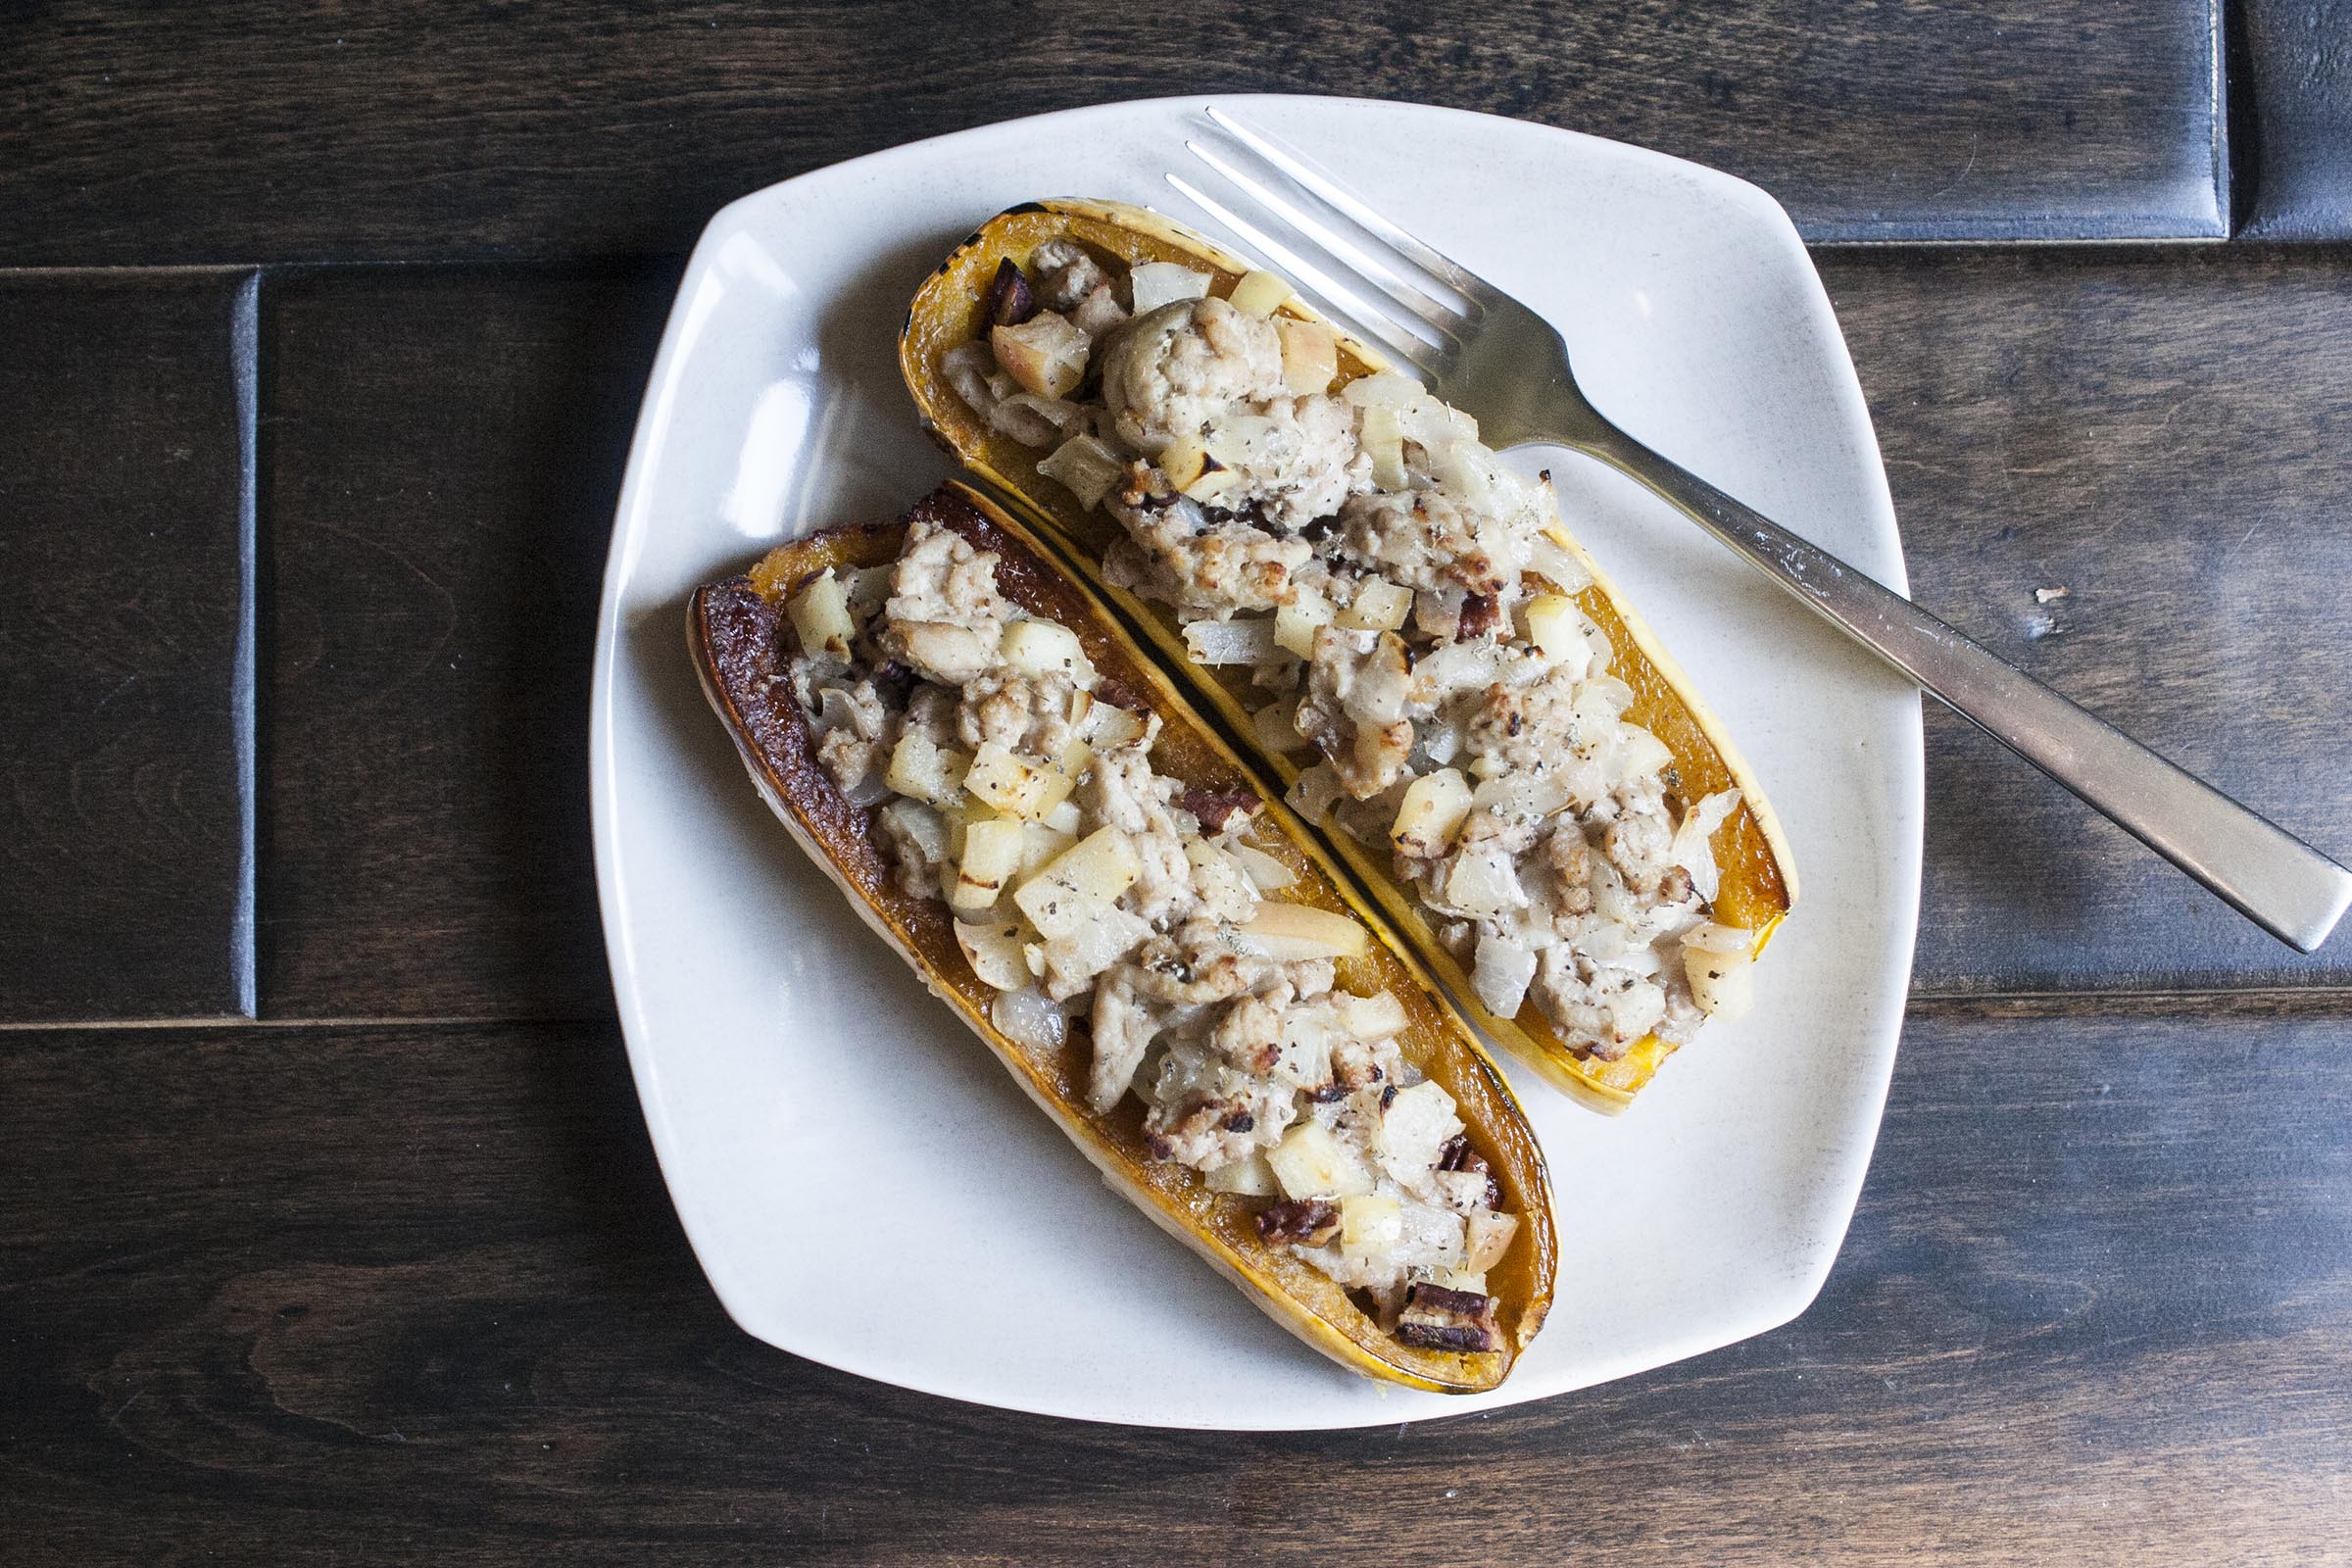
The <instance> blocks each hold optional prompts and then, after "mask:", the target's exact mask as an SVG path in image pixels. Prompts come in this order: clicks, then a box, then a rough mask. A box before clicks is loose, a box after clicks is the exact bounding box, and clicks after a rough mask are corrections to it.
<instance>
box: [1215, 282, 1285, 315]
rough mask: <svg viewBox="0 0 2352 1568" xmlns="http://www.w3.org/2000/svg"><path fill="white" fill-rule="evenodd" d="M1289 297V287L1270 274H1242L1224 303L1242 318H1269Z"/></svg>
mask: <svg viewBox="0 0 2352 1568" xmlns="http://www.w3.org/2000/svg"><path fill="white" fill-rule="evenodd" d="M1290 297H1291V285H1290V284H1288V283H1286V282H1284V281H1283V280H1282V279H1281V278H1279V277H1277V276H1275V275H1274V274H1273V273H1272V272H1244V273H1243V274H1242V280H1241V281H1240V282H1238V283H1236V284H1234V285H1233V292H1232V293H1231V294H1228V295H1226V296H1225V303H1226V304H1228V305H1230V306H1232V307H1233V308H1234V309H1235V310H1237V311H1239V312H1241V313H1242V314H1243V315H1244V316H1271V315H1273V314H1274V311H1275V309H1276V307H1278V306H1280V305H1281V304H1282V302H1283V301H1284V300H1287V299H1289V298H1290Z"/></svg>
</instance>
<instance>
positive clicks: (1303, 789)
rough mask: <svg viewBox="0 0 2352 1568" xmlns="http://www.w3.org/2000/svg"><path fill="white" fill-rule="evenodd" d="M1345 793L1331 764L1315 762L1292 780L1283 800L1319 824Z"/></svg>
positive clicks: (1312, 821) (1310, 820) (1309, 819)
mask: <svg viewBox="0 0 2352 1568" xmlns="http://www.w3.org/2000/svg"><path fill="white" fill-rule="evenodd" d="M1345 793H1346V791H1345V790H1344V789H1343V787H1342V786H1341V784H1340V775H1339V774H1338V773H1337V772H1336V771H1334V770H1333V768H1332V765H1331V764H1330V763H1329V762H1317V763H1316V764H1315V765H1314V766H1312V767H1310V768H1308V769H1307V770H1306V771H1304V772H1303V773H1300V774H1299V777H1298V778H1297V779H1295V780H1294V781H1292V784H1291V787H1290V790H1289V792H1288V793H1287V794H1285V795H1284V796H1283V800H1284V801H1285V802H1286V803H1288V804H1289V806H1290V808H1291V809H1292V810H1294V811H1297V812H1298V813H1299V815H1300V816H1303V817H1305V818H1306V819H1307V821H1309V822H1311V823H1318V824H1319V823H1321V822H1322V820H1323V818H1324V817H1325V816H1326V815H1328V814H1329V813H1330V811H1331V809H1332V807H1333V805H1334V804H1336V803H1337V802H1338V801H1339V799H1340V797H1341V796H1342V795H1343V794H1345Z"/></svg>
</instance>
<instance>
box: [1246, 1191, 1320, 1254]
mask: <svg viewBox="0 0 2352 1568" xmlns="http://www.w3.org/2000/svg"><path fill="white" fill-rule="evenodd" d="M1257 1234H1258V1235H1259V1236H1261V1237H1263V1238H1264V1239H1265V1241H1266V1243H1267V1245H1268V1246H1272V1247H1279V1246H1281V1245H1282V1244H1283V1243H1285V1242H1298V1243H1299V1244H1301V1245H1303V1246H1306V1247H1321V1246H1322V1245H1323V1244H1324V1243H1325V1242H1328V1241H1330V1240H1331V1239H1332V1238H1333V1237H1334V1236H1337V1235H1339V1234H1340V1209H1339V1205H1338V1204H1337V1203H1328V1202H1325V1201H1323V1200H1322V1199H1320V1198H1301V1199H1299V1200H1298V1201H1295V1202H1289V1203H1276V1204H1274V1205H1273V1206H1272V1207H1270V1208H1263V1209H1260V1210H1259V1211H1258V1215H1257Z"/></svg>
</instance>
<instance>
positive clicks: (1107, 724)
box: [1078, 698, 1144, 752]
mask: <svg viewBox="0 0 2352 1568" xmlns="http://www.w3.org/2000/svg"><path fill="white" fill-rule="evenodd" d="M1143 732H1144V721H1143V719H1141V718H1140V717H1138V716H1137V715H1136V713H1135V711H1134V710H1132V709H1127V708H1121V707H1120V706H1119V705H1118V704H1116V703H1106V702H1103V701H1102V700H1101V699H1100V698H1096V699H1094V700H1093V704H1092V706H1091V707H1089V708H1088V709H1087V710H1086V714H1085V716H1084V717H1083V718H1081V719H1079V720H1078V738H1079V739H1080V740H1083V741H1085V742H1086V743H1087V744H1088V745H1089V746H1092V747H1093V748H1095V750H1097V751H1099V752H1100V751H1108V750H1109V749H1110V748H1112V747H1114V746H1124V745H1126V744H1127V743H1128V742H1129V741H1132V740H1134V739H1135V738H1136V737H1137V736H1139V735H1141V734H1143Z"/></svg>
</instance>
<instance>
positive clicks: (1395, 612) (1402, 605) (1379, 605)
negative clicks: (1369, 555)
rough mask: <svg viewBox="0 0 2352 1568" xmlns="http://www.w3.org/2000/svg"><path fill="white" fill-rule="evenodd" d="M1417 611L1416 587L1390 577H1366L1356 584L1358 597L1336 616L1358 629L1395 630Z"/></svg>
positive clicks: (1342, 621) (1346, 624) (1344, 623)
mask: <svg viewBox="0 0 2352 1568" xmlns="http://www.w3.org/2000/svg"><path fill="white" fill-rule="evenodd" d="M1411 613H1413V591H1412V590H1411V589H1410V588H1404V587H1399V586H1398V585H1397V584H1396V583H1393V582H1391V581H1389V580H1388V579H1387V578H1386V577H1366V578H1364V579H1363V580H1362V581H1360V582H1358V583H1357V584H1356V585H1355V600H1354V602H1353V603H1352V604H1350V605H1348V608H1347V609H1345V610H1343V611H1341V612H1339V613H1338V615H1337V616H1336V617H1335V618H1337V620H1338V621H1339V623H1340V624H1341V625H1343V626H1351V627H1354V628H1355V629H1356V630H1358V631H1395V630H1396V629H1397V627H1399V626H1401V625H1403V624H1404V617H1405V616H1407V615H1409V614H1411Z"/></svg>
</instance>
